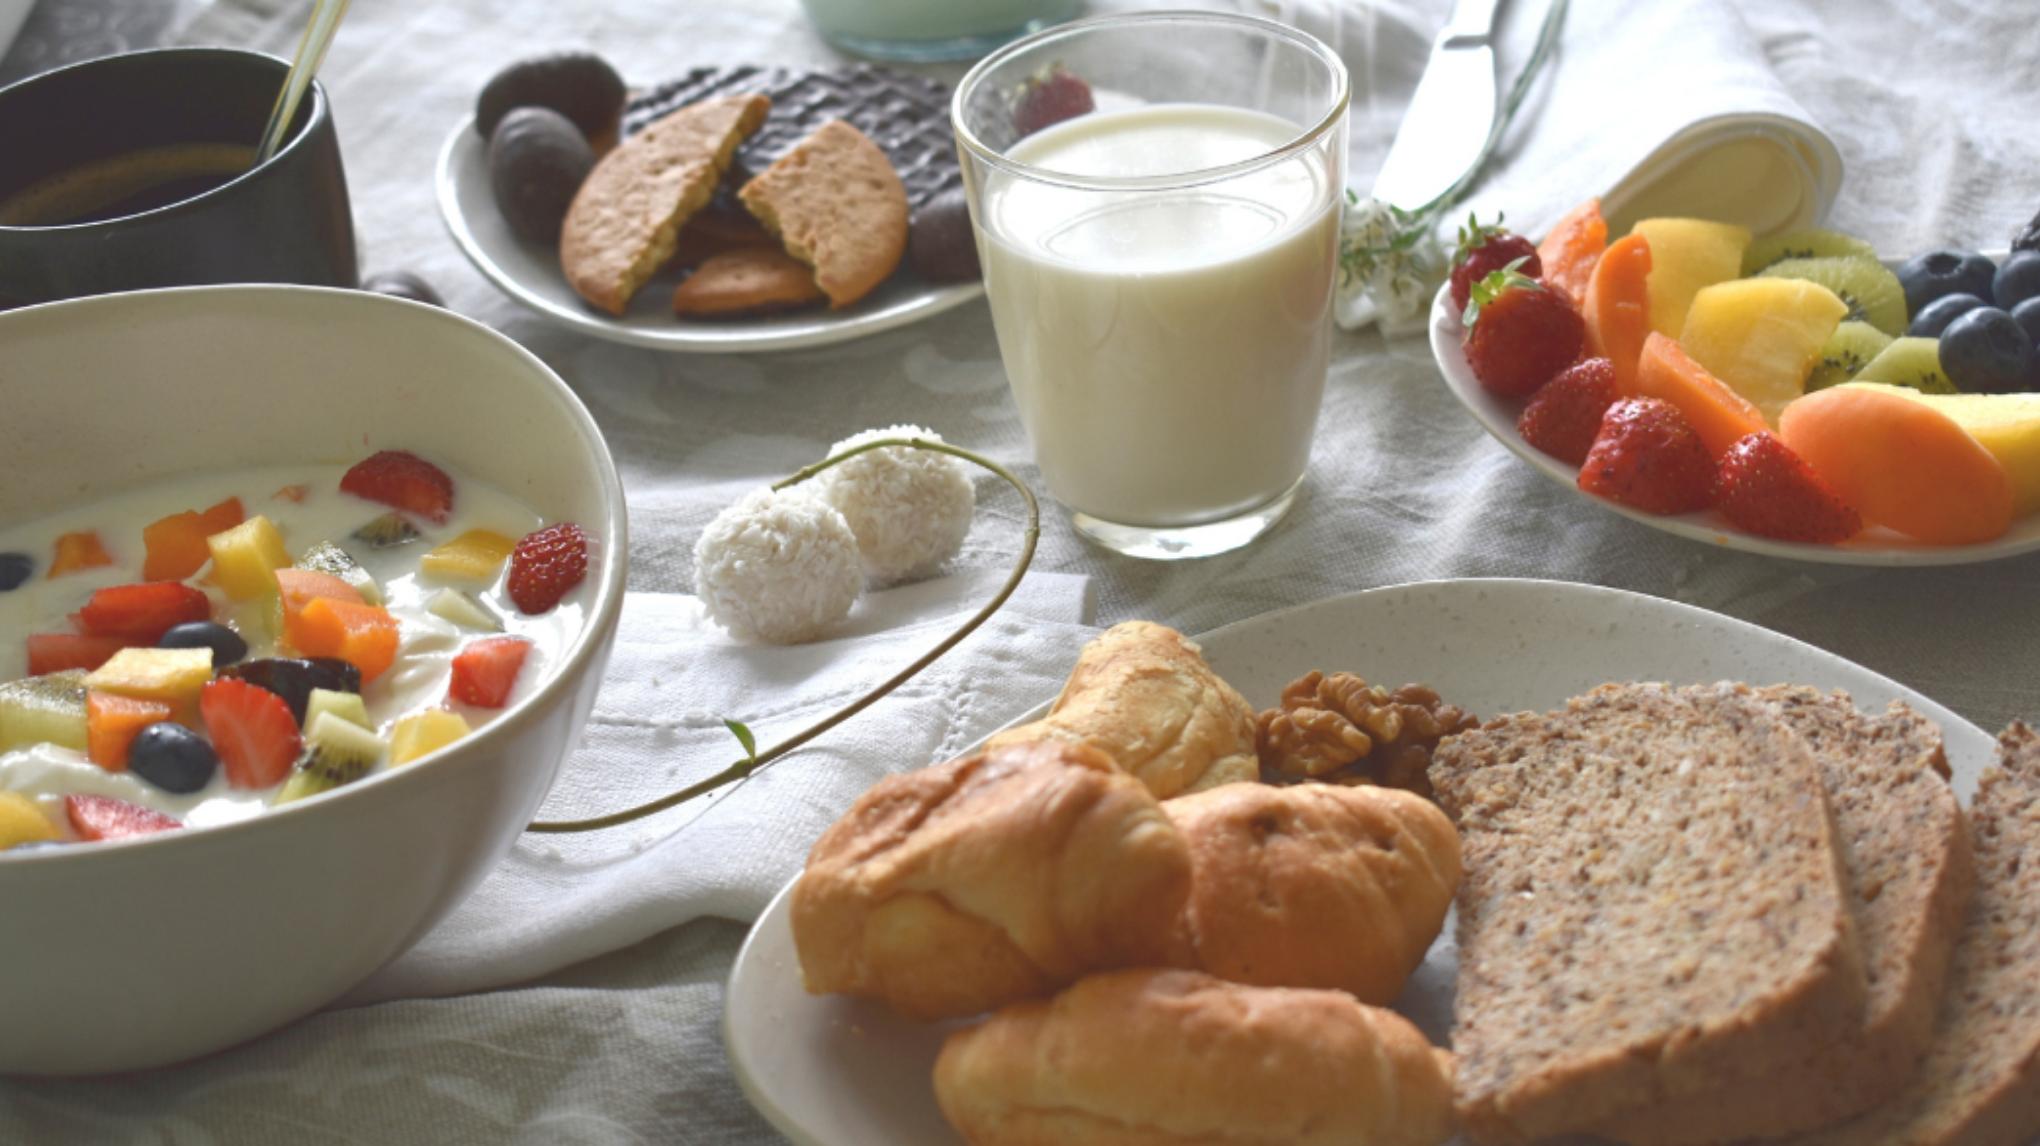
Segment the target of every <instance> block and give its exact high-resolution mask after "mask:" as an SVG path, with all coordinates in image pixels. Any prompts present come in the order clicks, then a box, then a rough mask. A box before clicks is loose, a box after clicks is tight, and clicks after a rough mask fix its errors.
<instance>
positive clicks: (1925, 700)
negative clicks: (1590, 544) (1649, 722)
mask: <svg viewBox="0 0 2040 1146" xmlns="http://www.w3.org/2000/svg"><path fill="white" fill-rule="evenodd" d="M1446 586H1454V587H1457V589H1455V591H1457V590H1458V589H1463V590H1466V591H1473V592H1478V591H1479V590H1481V589H1483V588H1489V587H1495V588H1502V589H1507V590H1514V589H1521V588H1529V589H1531V590H1532V591H1537V590H1542V591H1545V592H1551V593H1555V594H1580V595H1583V596H1590V597H1591V596H1606V597H1613V598H1618V599H1624V600H1634V599H1637V598H1642V599H1644V600H1645V601H1647V602H1649V604H1648V606H1646V607H1650V608H1662V609H1665V610H1667V611H1669V612H1670V613H1672V614H1675V615H1682V616H1683V617H1684V618H1689V619H1690V618H1704V620H1705V623H1707V624H1710V625H1720V626H1724V627H1725V628H1727V629H1728V630H1730V631H1736V630H1742V631H1745V632H1747V633H1749V634H1752V635H1761V637H1762V638H1763V639H1764V640H1766V641H1768V642H1775V643H1778V644H1780V645H1782V646H1785V647H1789V648H1794V649H1795V651H1798V650H1810V651H1811V652H1812V653H1814V654H1816V655H1817V656H1819V657H1825V658H1829V659H1831V660H1834V661H1837V662H1840V663H1841V664H1842V665H1845V666H1848V667H1850V668H1853V669H1855V670H1856V671H1858V672H1861V673H1863V674H1865V675H1867V676H1869V677H1871V678H1873V679H1874V680H1875V681H1876V682H1878V684H1880V685H1881V686H1883V687H1886V688H1889V689H1890V690H1891V691H1893V692H1895V693H1898V694H1901V695H1903V696H1904V697H1906V703H1907V704H1909V705H1911V706H1912V707H1913V708H1914V709H1915V710H1916V711H1918V712H1919V713H1920V714H1921V715H1922V716H1925V717H1926V718H1927V719H1929V720H1932V721H1933V722H1934V723H1935V724H1936V725H1938V726H1939V727H1940V728H1941V729H1942V732H1943V739H1944V740H1946V739H1948V738H1949V736H1950V735H1951V734H1954V735H1957V736H1976V737H1982V738H1983V739H1984V740H1986V741H1990V740H1993V739H1994V738H1993V737H1991V735H1990V734H1989V733H1987V732H1985V731H1984V730H1983V729H1982V728H1980V727H1978V726H1977V725H1975V724H1974V723H1972V722H1970V721H1969V720H1967V719H1965V718H1963V717H1962V716H1960V715H1958V714H1956V713H1955V712H1953V711H1952V710H1950V709H1948V708H1947V707H1946V706H1944V705H1942V704H1941V703H1940V702H1938V701H1936V700H1934V699H1932V698H1931V697H1928V696H1926V695H1924V694H1922V693H1920V692H1919V691H1918V690H1916V689H1913V688H1911V687H1910V686H1907V685H1905V684H1903V683H1901V682H1898V681H1895V680H1893V679H1891V678H1890V677H1887V676H1884V675H1883V674H1882V673H1878V672H1874V671H1873V670H1870V669H1868V668H1865V667H1863V666H1862V665H1859V664H1857V663H1856V662H1854V661H1851V660H1849V659H1848V658H1847V657H1843V656H1841V655H1840V654H1838V653H1832V652H1829V651H1828V650H1826V649H1823V648H1821V647H1820V646H1818V645H1814V644H1811V643H1809V642H1807V641H1802V640H1799V639H1798V638H1796V637H1792V636H1788V635H1786V634H1784V633H1780V632H1777V631H1776V630H1773V629H1767V628H1765V627H1764V626H1762V625H1758V624H1755V623H1754V622H1750V621H1744V620H1741V619H1740V618H1737V617H1731V616H1728V615H1727V614H1724V613H1717V612H1715V611H1713V610H1710V609H1704V608H1701V607H1700V606H1697V605H1689V604H1686V603H1685V602H1681V601H1673V600H1670V599H1668V598H1663V597H1656V596H1653V595H1651V594H1647V593H1638V592H1634V591H1631V590H1627V589H1616V588H1610V587H1608V586H1601V585H1589V584H1582V583H1578V582H1571V581H1555V580H1549V579H1544V578H1525V577H1468V578H1441V579H1435V580H1428V581H1410V582H1402V583H1398V584H1394V585H1384V586H1380V587H1377V588H1373V589H1365V590H1360V591H1357V592H1352V593H1345V594H1340V595H1338V596H1334V597H1327V598H1322V599H1319V600H1316V601H1309V602H1305V603H1303V604H1299V605H1292V606H1288V607H1286V608H1282V609H1276V610H1271V611H1269V612H1266V613H1260V614H1257V615H1255V616H1252V617H1247V618H1244V619H1242V620H1239V621H1234V622H1231V623H1229V624H1225V625H1221V626H1219V627H1218V628H1215V629H1211V630H1209V631H1207V632H1205V633H1203V634H1201V635H1200V636H1198V637H1196V638H1195V640H1196V641H1197V642H1198V643H1199V644H1200V645H1203V646H1205V647H1206V648H1207V649H1209V646H1210V645H1211V644H1213V643H1220V644H1223V643H1224V642H1226V641H1227V639H1228V638H1232V637H1235V636H1240V635H1244V634H1247V633H1250V632H1254V631H1257V630H1262V629H1272V628H1277V627H1279V626H1281V625H1283V624H1284V623H1286V622H1288V621H1290V620H1291V619H1292V618H1294V617H1297V616H1299V615H1302V614H1308V613H1311V612H1314V611H1338V610H1341V609H1346V608H1352V607H1355V606H1354V605H1353V602H1357V601H1360V600H1363V599H1366V598H1369V597H1376V596H1382V595H1387V594H1397V593H1405V594H1406V593H1411V592H1417V591H1422V590H1436V589H1440V588H1442V587H1446ZM1050 703H1052V700H1050V701H1043V702H1042V703H1041V704H1039V705H1037V706H1035V707H1034V708H1031V709H1029V710H1028V711H1027V712H1025V713H1022V714H1021V715H1020V716H1018V717H1016V718H1014V719H1013V720H1012V721H1010V722H1008V723H1007V724H1006V725H1004V726H1002V728H1001V729H998V730H994V731H993V732H992V733H990V734H988V735H987V737H986V739H990V737H991V736H993V735H997V733H998V731H1002V730H1003V729H1004V728H1011V727H1014V726H1016V725H1019V724H1024V723H1026V722H1028V721H1031V720H1037V719H1040V718H1041V717H1042V716H1043V715H1045V714H1046V712H1047V710H1048V707H1049V705H1050ZM979 743H980V744H982V743H983V741H980V742H979ZM968 751H970V750H966V752H968ZM798 882H799V877H798V876H795V877H794V878H792V879H789V880H787V882H786V883H785V884H784V885H782V886H781V887H780V888H779V890H778V891H777V892H775V893H774V894H773V896H772V899H771V900H770V902H769V903H768V904H767V905H766V907H765V910H764V911H762V912H761V913H759V916H758V919H757V920H756V921H755V922H754V923H753V924H752V926H751V928H750V930H749V931H747V932H746V933H745V935H744V941H743V943H742V945H741V946H740V947H739V948H738V950H737V957H736V960H735V962H734V963H733V964H732V965H731V968H730V974H729V977H728V979H727V980H725V983H724V994H723V997H724V1001H725V1007H724V1012H723V1020H722V1036H723V1047H724V1051H725V1055H726V1057H727V1059H728V1061H729V1064H730V1071H731V1073H732V1074H734V1075H735V1076H736V1079H737V1085H738V1087H739V1088H740V1089H741V1090H742V1091H743V1093H744V1096H745V1098H746V1099H747V1100H749V1101H750V1103H751V1105H752V1107H753V1108H754V1109H756V1110H757V1111H758V1112H759V1114H760V1115H762V1116H763V1117H764V1118H765V1120H766V1121H767V1122H769V1123H770V1124H771V1125H772V1127H773V1128H774V1129H775V1130H778V1131H779V1132H780V1133H781V1134H784V1135H785V1136H786V1137H787V1138H788V1139H789V1140H790V1141H792V1142H793V1143H795V1146H839V1144H838V1143H837V1142H834V1141H831V1140H830V1139H827V1138H823V1137H818V1136H817V1135H816V1134H814V1133H812V1132H811V1131H810V1130H809V1128H808V1127H807V1126H806V1125H804V1124H802V1123H801V1122H800V1121H799V1120H798V1119H797V1118H796V1117H795V1116H794V1115H792V1114H791V1113H789V1112H788V1111H786V1110H784V1109H782V1108H781V1107H780V1105H779V1104H778V1103H777V1102H776V1101H775V1100H774V1099H773V1098H772V1096H771V1094H770V1092H769V1091H768V1090H767V1089H766V1088H765V1087H764V1086H762V1085H761V1083H760V1080H759V1079H758V1078H757V1077H756V1076H755V1075H754V1074H753V1072H752V1069H751V1064H750V1063H749V1061H748V1060H747V1059H746V1058H745V1057H744V1055H743V1054H742V1053H740V1052H739V1049H738V1048H739V1045H740V1043H741V1041H742V1040H741V1039H740V1038H739V1037H738V1035H737V1033H736V1030H735V1025H736V1024H737V1023H738V1022H739V1021H740V1019H741V1018H742V1016H740V1015H739V1013H738V1011H737V1008H736V1006H735V1005H734V1004H735V1002H736V1000H738V999H739V998H740V997H741V996H742V995H743V994H745V992H743V991H742V990H741V987H740V984H741V982H742V980H743V978H744V976H745V975H746V974H747V973H748V972H749V971H750V969H751V967H752V965H753V963H754V961H756V960H757V959H759V958H761V957H759V956H757V955H756V948H757V946H758V944H759V943H760V941H761V937H762V936H763V934H764V933H765V931H766V930H767V927H768V924H772V923H776V922H777V921H778V920H779V918H780V917H781V916H782V915H783V914H784V913H785V912H786V911H787V910H788V908H787V906H786V900H787V898H788V897H789V896H790V895H791V894H792V892H793V888H794V885H795V884H796V883H798ZM899 1146H909V1144H906V1143H901V1144H899ZM2036 1146H2040V1144H2036Z"/></svg>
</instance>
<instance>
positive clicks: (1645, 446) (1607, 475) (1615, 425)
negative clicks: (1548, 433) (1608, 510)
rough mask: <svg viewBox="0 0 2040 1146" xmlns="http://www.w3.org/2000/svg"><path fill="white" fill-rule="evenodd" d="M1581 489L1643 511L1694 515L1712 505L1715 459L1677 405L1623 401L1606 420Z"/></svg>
mask: <svg viewBox="0 0 2040 1146" xmlns="http://www.w3.org/2000/svg"><path fill="white" fill-rule="evenodd" d="M1579 485H1580V488H1581V489H1583V490H1585V491H1587V492H1588V493H1591V494H1594V495H1596V496H1599V497H1605V498H1607V499H1608V500H1610V501H1616V502H1620V503H1622V504H1623V505H1627V506H1630V507H1632V508H1635V509H1640V510H1643V511H1644V512H1645V513H1693V512H1695V511H1697V510H1702V509H1706V508H1707V507H1708V506H1709V505H1711V504H1712V503H1713V501H1714V456H1713V455H1712V454H1709V453H1708V452H1707V444H1706V443H1705V442H1702V441H1701V440H1700V435H1699V434H1698V433H1697V432H1696V431H1695V430H1694V429H1693V427H1692V425H1691V424H1690V423H1689V422H1687V421H1686V416H1685V415H1684V414H1681V413H1679V408H1678V407H1677V406H1674V405H1672V404H1671V403H1670V402H1666V401H1662V400H1660V399H1657V398H1624V399H1623V400H1622V401H1620V402H1617V403H1615V404H1614V405H1613V406H1610V407H1608V412H1607V414H1605V415H1603V416H1602V418H1601V432H1600V433H1599V434H1597V435H1596V436H1595V438H1594V445H1593V448H1592V449H1590V450H1588V451H1587V460H1586V461H1585V462H1583V463H1581V465H1580V477H1579Z"/></svg>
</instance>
